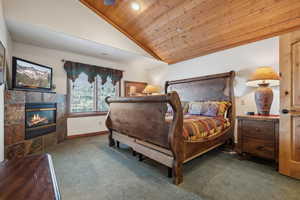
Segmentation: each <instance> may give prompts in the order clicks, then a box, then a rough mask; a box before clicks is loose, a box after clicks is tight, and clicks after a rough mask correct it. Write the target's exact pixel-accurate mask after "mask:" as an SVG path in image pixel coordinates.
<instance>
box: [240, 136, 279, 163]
mask: <svg viewBox="0 0 300 200" xmlns="http://www.w3.org/2000/svg"><path fill="white" fill-rule="evenodd" d="M242 148H243V152H246V153H250V154H252V155H255V156H259V157H263V158H267V159H274V158H275V144H274V142H273V141H272V140H270V141H264V140H259V139H254V138H250V137H243V147H242Z"/></svg>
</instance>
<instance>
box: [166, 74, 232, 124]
mask: <svg viewBox="0 0 300 200" xmlns="http://www.w3.org/2000/svg"><path fill="white" fill-rule="evenodd" d="M234 77H235V72H234V71H230V72H227V73H222V74H213V75H208V76H201V77H196V78H189V79H182V80H175V81H167V82H166V84H165V92H166V93H168V92H171V91H176V92H177V93H178V95H179V97H180V101H188V102H190V101H230V102H231V104H232V106H231V108H230V109H229V112H228V113H227V117H228V118H230V119H231V123H232V125H233V126H234V123H235V99H234V85H233V81H234Z"/></svg>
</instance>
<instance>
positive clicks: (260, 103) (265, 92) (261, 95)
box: [255, 84, 273, 115]
mask: <svg viewBox="0 0 300 200" xmlns="http://www.w3.org/2000/svg"><path fill="white" fill-rule="evenodd" d="M268 86H269V84H259V88H258V89H257V90H256V92H255V103H256V107H257V113H258V114H259V115H270V109H271V105H272V102H273V91H272V89H271V88H269V87H268Z"/></svg>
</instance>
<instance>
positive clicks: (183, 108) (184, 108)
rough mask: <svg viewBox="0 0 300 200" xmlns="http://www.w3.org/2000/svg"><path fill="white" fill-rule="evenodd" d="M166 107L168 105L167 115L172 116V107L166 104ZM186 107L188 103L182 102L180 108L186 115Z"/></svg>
mask: <svg viewBox="0 0 300 200" xmlns="http://www.w3.org/2000/svg"><path fill="white" fill-rule="evenodd" d="M167 105H168V110H167V113H168V114H173V109H172V106H171V105H170V104H167ZM188 106H189V102H188V101H182V102H181V107H182V111H183V114H186V113H187V112H188Z"/></svg>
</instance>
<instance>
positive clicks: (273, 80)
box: [247, 67, 279, 87]
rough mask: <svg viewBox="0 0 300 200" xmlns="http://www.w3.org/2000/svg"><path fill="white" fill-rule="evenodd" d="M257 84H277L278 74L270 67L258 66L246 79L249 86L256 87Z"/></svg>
mask: <svg viewBox="0 0 300 200" xmlns="http://www.w3.org/2000/svg"><path fill="white" fill-rule="evenodd" d="M259 84H269V86H278V85H279V76H278V74H277V73H276V72H275V71H274V69H273V68H272V67H259V68H257V69H256V71H255V72H254V73H253V74H252V76H251V77H250V79H249V80H248V81H247V85H248V86H251V87H258V85H259Z"/></svg>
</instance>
